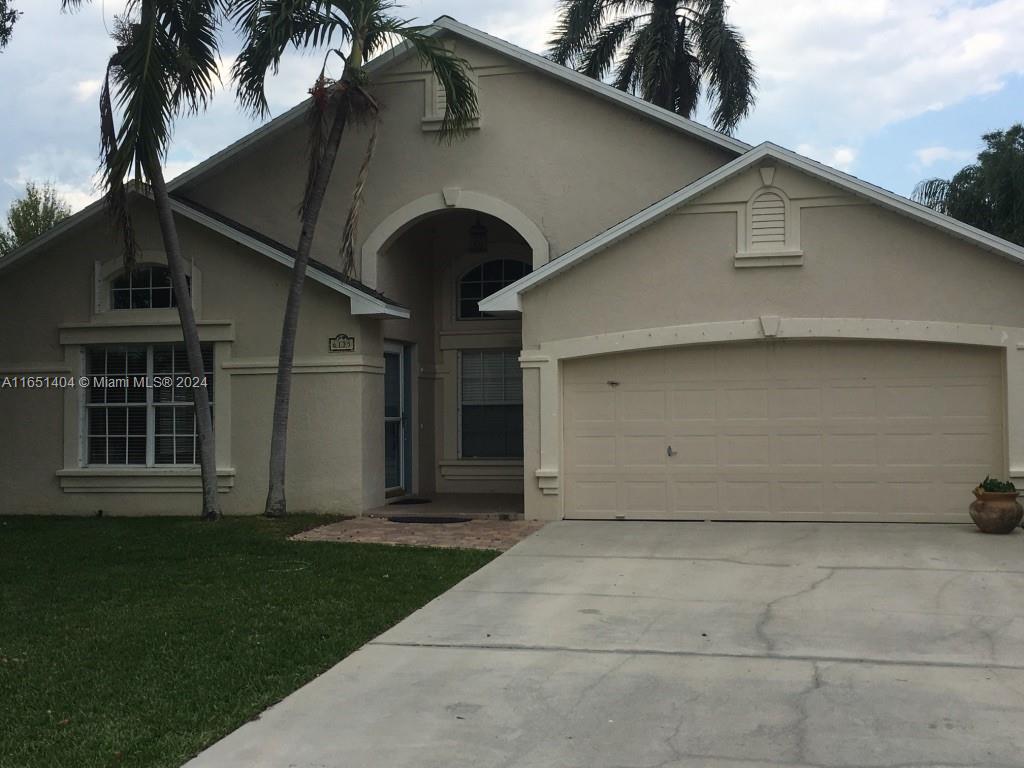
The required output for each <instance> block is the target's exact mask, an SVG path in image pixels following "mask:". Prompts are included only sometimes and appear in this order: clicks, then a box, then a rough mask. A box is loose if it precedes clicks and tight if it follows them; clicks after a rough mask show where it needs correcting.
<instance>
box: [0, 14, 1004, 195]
mask: <svg viewBox="0 0 1024 768" xmlns="http://www.w3.org/2000/svg"><path fill="white" fill-rule="evenodd" d="M15 5H16V7H17V8H18V9H19V10H22V11H23V12H24V15H23V16H22V18H21V19H20V20H19V22H18V25H17V27H16V28H15V34H14V39H13V40H12V42H11V44H10V45H9V46H8V48H7V49H6V50H5V51H4V52H3V53H2V54H0V104H2V105H3V108H4V111H5V114H4V115H3V117H2V120H0V211H5V210H6V209H7V206H8V205H9V203H10V201H11V200H12V199H13V198H14V197H15V196H17V194H19V192H20V191H21V190H22V188H23V187H24V183H25V182H26V181H27V180H36V181H43V180H50V181H53V182H54V183H55V184H56V185H57V187H58V189H59V190H60V192H61V193H62V194H64V195H65V196H66V197H67V198H68V200H69V201H70V202H71V203H72V205H73V206H74V207H75V208H76V209H77V208H80V207H82V206H83V205H85V204H87V203H88V202H89V201H91V200H93V199H95V197H96V191H95V189H94V186H93V184H94V181H93V180H94V172H95V169H96V163H97V146H98V119H97V108H96V102H97V96H98V92H99V85H100V80H99V79H100V77H101V75H102V73H103V66H104V62H105V60H106V57H107V56H108V55H109V51H110V47H111V46H110V41H109V38H108V36H107V33H106V30H105V28H106V27H109V25H110V22H111V18H112V16H113V14H114V13H116V12H117V11H118V10H119V8H120V7H121V6H123V0H93V3H92V5H91V6H90V7H88V8H86V9H84V10H82V11H81V12H79V13H77V14H74V15H65V14H61V13H60V12H59V11H58V8H59V6H60V2H59V0H15ZM554 8H555V0H405V2H404V10H403V12H402V13H403V14H404V15H406V16H408V17H410V18H412V17H416V18H419V19H422V20H424V21H429V20H431V19H433V18H435V17H437V16H440V15H442V14H448V15H450V16H454V17H455V18H457V19H459V20H460V21H463V22H465V23H467V24H471V25H473V26H476V27H479V28H480V29H483V30H485V31H487V32H489V33H491V34H493V35H497V36H499V37H502V38H504V39H506V40H509V41H511V42H514V43H516V44H518V45H521V46H523V47H525V48H528V49H530V50H532V51H538V52H541V51H543V50H544V47H545V40H546V39H547V37H548V32H549V30H550V29H551V27H552V24H553V21H554V18H555V12H554ZM732 20H733V22H734V23H735V24H736V25H737V26H738V27H739V28H740V29H741V30H742V32H743V33H744V34H745V35H746V37H747V41H748V43H749V46H750V49H751V53H752V56H753V59H754V62H755V63H756V65H757V67H758V72H759V78H760V89H759V97H758V104H757V107H756V110H755V112H754V114H753V116H752V117H750V118H749V119H748V120H747V121H746V122H744V123H743V124H742V125H741V126H740V128H739V130H738V131H737V136H738V137H739V138H741V139H743V140H744V141H747V142H750V143H755V144H756V143H758V142H761V141H763V140H765V139H770V140H772V141H774V142H776V143H778V144H782V145H783V146H786V147H789V148H791V149H795V150H797V151H799V152H802V153H804V154H806V155H809V156H811V157H813V158H815V159H818V160H822V161H824V162H827V163H830V164H832V165H834V166H836V167H839V168H841V169H843V170H846V171H849V172H851V173H854V174H856V175H857V176H860V177H861V178H864V179H867V180H868V181H871V182H874V183H876V184H879V185H881V186H883V187H886V188H888V189H891V190H893V191H896V192H899V193H901V194H909V192H910V191H911V190H912V189H913V187H914V184H915V183H916V182H917V181H918V180H919V179H921V178H923V177H926V176H948V175H949V174H950V173H951V172H953V171H955V170H956V169H958V168H959V167H961V166H962V165H964V164H965V163H966V162H967V161H969V160H970V159H972V158H973V157H974V156H975V155H976V154H977V152H978V150H979V148H980V136H981V134H982V133H985V132H987V131H990V130H994V129H998V128H1004V127H1007V126H1009V125H1010V124H1011V123H1013V122H1015V121H1021V120H1024V46H1021V45H1020V44H1019V43H1020V41H1021V40H1024V0H733V2H732ZM222 53H223V55H224V57H225V69H227V68H229V67H230V62H231V56H232V55H233V54H234V51H233V50H232V49H231V47H230V45H226V46H225V50H224V51H223V52H222ZM318 64H319V61H318V59H314V58H310V57H301V56H292V57H291V58H289V59H287V60H286V62H285V63H284V66H283V67H282V69H281V73H280V75H279V76H278V77H277V78H276V79H275V80H274V81H273V84H272V88H271V91H270V97H271V106H272V109H273V111H274V113H275V114H278V113H280V112H281V111H283V110H285V109H287V108H288V107H291V106H293V105H294V104H295V103H297V102H298V101H300V100H301V99H302V98H303V97H304V95H305V92H306V88H307V87H308V84H309V83H310V82H311V80H312V79H313V76H314V72H315V70H316V69H317V67H318ZM254 127H255V123H253V122H252V121H251V120H249V119H247V118H246V117H245V116H244V115H241V114H239V112H238V110H237V109H236V108H235V106H234V104H233V103H232V99H231V94H230V92H228V91H225V92H223V93H222V94H220V97H219V98H218V99H216V100H215V103H214V104H213V106H212V108H211V109H210V110H209V112H208V113H206V114H205V115H203V116H200V117H194V118H189V119H184V120H181V121H180V122H179V124H178V127H177V129H176V132H175V136H174V145H173V147H172V150H171V153H170V157H169V159H168V166H169V167H168V175H169V176H174V175H176V174H177V173H180V172H181V171H183V170H186V169H187V168H189V167H191V166H192V165H194V164H195V163H197V162H199V161H201V160H203V159H204V158H206V157H207V156H209V155H210V154H212V153H213V152H215V151H217V150H218V149H220V148H222V147H223V146H224V145H226V144H228V143H229V142H231V141H233V140H235V139H236V138H238V137H240V136H242V135H244V134H245V133H247V132H248V131H250V130H252V128H254Z"/></svg>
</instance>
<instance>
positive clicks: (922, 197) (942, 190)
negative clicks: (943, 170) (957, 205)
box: [910, 179, 949, 213]
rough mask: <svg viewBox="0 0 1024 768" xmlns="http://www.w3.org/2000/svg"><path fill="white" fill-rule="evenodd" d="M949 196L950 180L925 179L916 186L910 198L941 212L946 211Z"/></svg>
mask: <svg viewBox="0 0 1024 768" xmlns="http://www.w3.org/2000/svg"><path fill="white" fill-rule="evenodd" d="M948 196H949V182H948V181H947V180H946V179H925V180H924V181H922V182H919V183H918V185H917V186H916V187H914V191H913V192H911V194H910V199H911V200H914V201H915V202H918V203H920V204H921V205H925V206H928V207H929V208H931V209H932V210H934V211H938V212H939V213H945V212H946V198H947V197H948Z"/></svg>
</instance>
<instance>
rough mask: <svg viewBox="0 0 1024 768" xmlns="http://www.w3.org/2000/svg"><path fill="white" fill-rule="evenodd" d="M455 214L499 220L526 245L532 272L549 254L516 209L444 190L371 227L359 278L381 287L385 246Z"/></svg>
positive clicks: (483, 197) (538, 233)
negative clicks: (440, 217)
mask: <svg viewBox="0 0 1024 768" xmlns="http://www.w3.org/2000/svg"><path fill="white" fill-rule="evenodd" d="M454 211H470V212H473V213H479V214H481V215H487V216H491V217H493V218H495V219H498V220H499V221H501V222H502V223H503V224H505V225H506V226H507V227H509V228H510V229H512V230H513V231H514V232H515V233H516V234H517V235H518V236H519V237H520V238H521V239H522V241H523V242H524V243H525V244H526V246H527V248H528V249H529V253H530V263H531V264H532V265H533V268H534V269H537V267H539V266H541V265H542V264H546V263H547V262H548V259H549V258H550V255H551V253H550V247H549V245H548V240H547V238H546V237H545V236H544V233H543V232H541V230H540V227H538V226H537V225H536V224H535V223H534V222H533V220H532V219H530V218H529V217H528V216H526V214H524V213H523V212H522V211H520V210H519V209H518V208H516V207H515V206H512V205H510V204H508V203H506V202H504V201H503V200H499V199H498V198H496V197H491V196H490V195H487V194H484V193H482V192H474V191H472V190H468V189H456V188H446V189H444V190H442V191H440V192H434V193H431V194H429V195H424V196H423V197H420V198H418V199H416V200H413V201H412V202H410V203H408V204H406V205H404V206H402V207H401V208H399V209H398V210H396V211H395V212H394V213H392V214H391V215H389V216H388V217H387V218H385V219H384V220H383V221H382V222H381V223H380V224H378V225H377V226H376V227H375V228H374V230H373V232H371V233H370V235H369V236H368V237H367V238H366V240H365V242H364V243H363V247H362V249H361V251H360V262H359V279H360V280H361V281H362V282H363V283H365V284H366V285H368V286H370V287H371V288H380V286H379V285H378V282H379V281H378V274H377V273H378V261H379V259H380V257H381V255H382V254H383V253H384V252H385V251H386V250H387V247H388V245H390V244H391V243H393V242H394V241H395V240H396V239H397V238H398V237H400V236H401V235H402V234H403V233H404V232H405V231H407V230H408V229H409V228H411V227H413V226H415V225H416V224H417V223H418V222H420V221H423V220H424V219H426V218H430V217H431V216H433V215H435V214H437V213H441V212H454Z"/></svg>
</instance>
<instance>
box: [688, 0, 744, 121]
mask: <svg viewBox="0 0 1024 768" xmlns="http://www.w3.org/2000/svg"><path fill="white" fill-rule="evenodd" d="M699 8H700V13H699V16H698V18H697V20H696V22H695V23H696V28H697V40H698V46H699V48H700V59H701V62H702V70H703V73H704V75H705V76H706V77H707V80H708V98H709V99H710V100H711V101H712V102H713V103H714V110H713V112H712V121H713V123H714V125H715V128H717V129H718V130H720V131H724V132H726V133H731V132H732V131H733V130H735V128H736V126H737V125H738V124H739V122H740V121H741V120H742V119H743V118H744V117H746V116H747V115H748V114H749V113H750V110H751V109H752V108H753V106H754V94H755V91H756V90H757V79H756V76H755V74H754V65H753V63H752V62H751V60H750V56H749V54H748V53H747V47H746V41H745V40H744V39H743V35H742V34H740V32H739V30H738V29H736V27H734V26H733V25H732V24H730V23H729V22H728V21H727V20H726V17H725V14H726V0H700V3H699Z"/></svg>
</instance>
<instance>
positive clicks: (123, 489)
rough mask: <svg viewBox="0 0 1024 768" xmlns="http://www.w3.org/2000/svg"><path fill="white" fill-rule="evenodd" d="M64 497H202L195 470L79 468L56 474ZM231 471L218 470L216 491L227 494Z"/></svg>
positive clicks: (229, 488) (200, 482)
mask: <svg viewBox="0 0 1024 768" xmlns="http://www.w3.org/2000/svg"><path fill="white" fill-rule="evenodd" d="M57 479H58V480H59V482H60V487H61V489H62V490H63V491H64V493H201V492H202V478H201V476H200V472H199V468H198V467H166V468H165V467H82V468H79V469H60V470H57ZM234 484H235V470H234V469H218V470H217V490H218V492H220V493H228V492H229V491H230V490H231V488H232V487H233V486H234Z"/></svg>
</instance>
